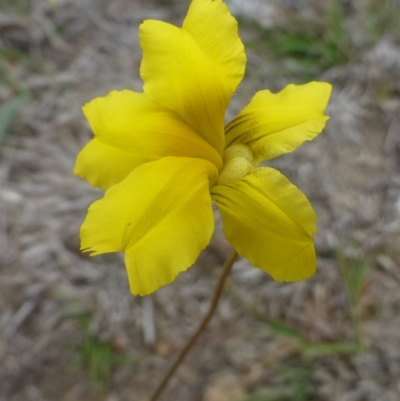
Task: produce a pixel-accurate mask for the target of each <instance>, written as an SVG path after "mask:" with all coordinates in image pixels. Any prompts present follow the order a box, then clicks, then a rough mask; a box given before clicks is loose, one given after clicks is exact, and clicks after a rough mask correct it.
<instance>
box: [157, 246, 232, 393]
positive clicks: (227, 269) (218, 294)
mask: <svg viewBox="0 0 400 401" xmlns="http://www.w3.org/2000/svg"><path fill="white" fill-rule="evenodd" d="M237 257H238V254H237V253H236V251H234V252H233V253H232V255H231V256H230V257H229V258H228V259H227V261H226V262H225V266H224V268H223V270H222V274H221V277H220V278H219V280H218V283H217V287H216V288H215V292H214V295H213V299H212V301H211V305H210V309H209V310H208V312H207V314H206V316H204V318H203V320H202V322H201V323H200V326H199V327H198V329H197V330H196V332H195V333H194V334H193V335H192V337H191V338H190V339H189V341H188V342H187V343H186V345H185V346H184V348H183V349H182V351H181V353H180V354H179V356H178V358H177V359H176V361H175V363H174V364H173V365H172V366H171V367H170V368H169V370H168V372H167V374H166V375H165V377H164V379H163V380H162V381H161V383H160V384H159V386H158V387H157V389H156V391H155V392H154V394H153V396H152V397H151V399H150V401H156V400H157V399H158V397H159V396H160V395H161V393H162V392H163V390H164V388H165V387H166V385H167V384H168V382H169V380H170V379H171V377H172V375H173V374H174V373H175V371H176V369H177V368H178V367H179V365H180V364H181V363H182V362H183V360H184V359H185V357H186V355H187V353H188V352H189V351H190V349H191V348H192V347H193V345H194V343H195V342H196V340H197V339H198V338H199V336H200V334H201V332H202V331H203V330H204V329H205V327H206V326H207V324H208V322H209V321H210V320H211V318H212V316H213V314H214V312H215V309H216V308H217V306H218V302H219V299H220V298H221V294H222V290H223V288H224V284H225V280H226V278H227V277H228V274H229V272H230V270H231V268H232V266H233V264H234V263H235V261H236V259H237Z"/></svg>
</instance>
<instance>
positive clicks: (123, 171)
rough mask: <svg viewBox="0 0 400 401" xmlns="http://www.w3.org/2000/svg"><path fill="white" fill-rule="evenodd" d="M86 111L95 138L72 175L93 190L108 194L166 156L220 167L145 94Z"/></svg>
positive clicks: (115, 96) (114, 97)
mask: <svg viewBox="0 0 400 401" xmlns="http://www.w3.org/2000/svg"><path fill="white" fill-rule="evenodd" d="M83 111H84V113H85V116H86V118H87V119H88V121H89V123H90V126H91V128H92V130H93V132H94V134H95V138H94V139H93V140H91V141H90V142H89V143H88V144H87V145H86V146H85V147H84V148H83V149H82V151H81V152H80V154H79V155H78V158H77V161H76V166H75V170H74V172H75V173H76V174H77V175H79V176H80V177H83V178H85V179H87V180H88V181H89V183H90V184H91V185H93V186H95V187H100V188H103V189H107V188H109V187H110V186H111V185H114V184H116V183H118V182H120V181H121V180H123V179H124V178H125V177H126V176H127V175H128V174H129V173H130V172H131V171H132V170H133V169H134V168H136V167H137V166H139V165H140V164H142V163H146V162H149V161H154V160H157V159H159V158H161V157H166V156H179V157H181V156H183V157H193V158H201V159H205V160H209V161H210V162H211V163H214V164H215V165H216V166H217V168H220V167H221V163H222V161H221V157H220V155H219V154H218V153H217V152H216V151H215V149H214V148H213V147H212V146H210V145H209V144H208V143H207V142H206V141H204V139H202V138H201V137H200V136H199V135H197V134H196V132H195V131H194V130H193V129H192V128H191V127H190V126H188V125H187V124H186V123H185V122H184V121H183V120H182V119H181V118H180V117H179V116H178V115H177V114H174V113H173V112H171V111H168V110H166V109H164V108H162V107H160V106H157V105H156V104H154V103H152V102H151V101H149V100H148V99H147V98H146V96H145V95H144V94H143V93H136V92H133V91H129V90H124V91H121V92H117V91H113V92H111V93H110V94H109V95H108V96H106V97H99V98H96V99H94V100H92V101H91V102H90V103H88V104H86V105H85V106H84V107H83Z"/></svg>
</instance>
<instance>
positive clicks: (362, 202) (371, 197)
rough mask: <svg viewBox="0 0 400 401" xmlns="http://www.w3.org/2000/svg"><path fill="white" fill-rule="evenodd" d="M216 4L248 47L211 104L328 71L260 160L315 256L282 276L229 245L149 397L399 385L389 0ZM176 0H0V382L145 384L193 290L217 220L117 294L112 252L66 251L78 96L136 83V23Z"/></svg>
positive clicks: (84, 136) (82, 193)
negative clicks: (298, 137) (315, 122)
mask: <svg viewBox="0 0 400 401" xmlns="http://www.w3.org/2000/svg"><path fill="white" fill-rule="evenodd" d="M230 4H231V6H232V10H233V11H234V12H235V13H236V15H237V16H238V17H239V18H240V26H241V34H242V37H243V39H244V41H245V44H246V48H247V55H248V59H249V63H248V68H247V74H246V77H245V80H244V82H243V84H242V85H241V87H240V89H239V91H238V93H237V95H236V97H235V99H234V101H233V103H232V108H231V109H230V111H229V113H228V114H229V116H232V115H233V114H234V113H235V112H236V111H238V110H239V109H240V108H241V107H243V106H244V105H245V104H246V102H247V101H248V99H250V97H251V96H252V94H253V93H254V92H255V91H256V90H259V89H263V88H270V89H273V90H279V89H281V88H282V87H283V86H284V85H286V84H287V83H289V82H295V83H302V82H305V81H308V80H312V79H319V80H326V81H329V82H331V83H332V84H333V86H334V92H333V97H332V102H331V104H330V106H329V113H328V114H330V115H331V116H332V118H331V120H330V121H329V123H328V126H327V128H326V130H325V132H324V133H323V134H322V135H321V136H320V137H319V138H317V139H316V140H315V141H313V142H311V143H308V144H305V145H304V146H303V147H301V148H300V149H298V150H297V151H296V152H295V153H293V154H290V155H287V156H285V157H282V158H280V159H279V160H277V161H276V162H275V161H274V162H273V165H274V166H276V167H277V168H279V169H280V170H281V171H282V172H284V173H285V174H286V175H287V176H288V177H289V178H290V179H291V180H292V181H293V182H294V183H296V184H297V185H298V186H299V187H300V188H301V189H302V190H303V191H304V192H305V193H306V194H307V196H308V197H309V199H310V200H311V202H312V204H313V206H314V207H315V209H316V211H317V214H318V216H319V233H318V234H317V237H316V244H317V252H318V255H319V259H318V273H317V274H316V275H315V276H314V277H313V278H312V279H310V280H308V281H306V282H300V283H296V284H290V285H282V284H278V283H275V282H273V281H272V280H271V279H270V278H269V277H268V276H267V275H266V274H264V273H263V272H261V271H260V270H258V269H255V268H253V267H251V266H249V265H248V264H247V263H246V261H244V260H241V261H239V262H238V263H237V264H236V265H235V267H234V270H233V273H232V275H231V277H230V278H229V282H228V284H227V287H226V291H225V293H224V297H223V299H222V302H221V304H220V307H219V309H218V312H217V314H216V316H215V318H214V319H213V321H212V323H211V325H210V327H209V328H208V329H207V331H206V332H205V333H204V334H203V336H202V338H201V340H200V341H199V343H198V345H197V347H196V348H195V349H194V350H193V352H192V353H191V354H190V356H189V358H188V359H187V361H186V363H185V364H184V366H183V367H182V368H181V369H180V370H179V372H178V374H177V375H176V377H175V378H174V380H173V381H172V382H171V385H170V386H169V387H168V390H167V392H166V393H165V396H164V398H163V399H164V400H174V401H175V400H176V401H179V400H182V401H186V400H191V401H239V400H240V401H243V400H247V401H251V400H253V401H255V400H257V401H271V400H275V401H285V400H297V401H398V400H400V291H399V288H400V251H399V249H400V248H399V245H400V37H399V31H398V30H397V29H398V26H397V25H398V24H396V21H398V20H399V19H398V15H399V14H398V13H399V2H398V1H397V2H396V1H387V2H384V3H382V2H380V1H374V0H368V1H367V0H366V1H365V2H360V3H358V2H352V1H347V2H344V1H343V2H338V1H328V0H319V1H317V0H302V1H293V2H291V1H283V2H277V1H270V2H267V1H261V0H252V1H251V0H247V1H246V2H241V1H238V0H236V1H235V0H232V1H231V2H230ZM187 5H188V2H187V1H183V0H181V1H179V2H178V1H176V2H172V1H166V0H164V1H159V2H155V1H150V0H149V1H146V0H142V1H133V0H131V1H129V0H113V1H103V0H79V1H78V0H59V1H56V0H54V1H50V0H49V1H45V0H32V1H31V2H28V1H27V0H15V1H14V0H0V104H1V106H0V140H1V148H0V155H1V161H0V366H1V368H0V400H1V401H36V400H37V401H42V400H46V401H47V400H48V401H58V400H62V401H76V400H85V401H91V400H107V401H117V400H118V401H119V400H121V401H125V400H126V401H128V400H134V401H142V400H143V401H145V400H147V399H148V397H149V396H150V394H151V392H152V389H153V388H154V386H155V385H156V383H157V382H158V381H159V380H160V378H161V377H162V375H163V372H165V370H166V368H167V366H168V364H169V363H170V362H171V361H172V360H173V358H174V355H176V352H177V351H178V350H179V349H180V347H181V345H182V344H183V342H184V340H185V339H186V338H187V337H188V336H189V335H190V333H192V332H193V330H194V329H195V327H196V325H197V323H198V320H199V319H200V317H201V316H202V315H203V314H204V313H205V311H206V309H207V305H208V301H209V299H210V296H211V294H212V291H213V288H214V284H215V282H216V280H217V277H218V274H219V272H220V267H221V265H222V263H223V260H224V259H225V258H226V256H227V255H228V254H229V252H230V249H229V246H228V245H227V244H226V243H225V242H224V239H223V236H222V234H221V229H220V227H217V229H216V234H215V238H214V240H213V243H212V244H211V245H210V247H209V248H208V249H207V250H206V251H205V252H204V253H203V255H202V256H201V257H200V259H199V261H198V263H197V265H196V266H195V267H193V268H192V269H191V270H190V271H189V272H188V273H186V274H182V275H181V276H180V277H179V278H178V280H177V281H176V282H175V283H174V284H172V285H170V286H168V287H166V288H164V289H161V290H160V291H158V292H157V293H156V294H155V295H153V296H152V297H149V298H145V299H141V298H136V297H132V296H131V295H130V294H129V291H128V286H127V280H126V275H125V271H124V267H123V264H122V258H121V256H120V255H108V256H104V257H96V258H93V259H90V258H88V257H86V256H84V255H82V254H81V253H80V251H79V240H78V231H79V226H80V224H81V222H82V220H83V218H84V216H85V213H86V210H87V207H88V205H89V204H90V203H91V202H92V201H93V200H94V199H97V198H99V197H100V196H101V191H98V190H94V189H92V188H90V187H89V185H87V184H86V183H85V182H83V181H82V180H80V179H78V178H77V177H75V176H74V175H73V174H72V168H73V165H74V160H75V157H76V154H77V153H78V151H79V150H80V149H81V147H82V146H83V145H84V144H85V143H86V142H87V141H88V140H89V138H90V136H91V133H90V131H89V128H88V126H87V124H86V122H85V121H84V118H83V116H82V113H81V110H80V107H81V105H82V104H83V103H85V102H86V101H89V100H90V99H92V98H93V97H95V96H98V95H105V94H106V93H107V92H108V91H110V90H111V89H122V88H132V89H136V90H140V89H141V85H142V84H141V81H140V78H139V74H138V71H139V64H140V59H141V52H140V49H139V44H138V38H137V31H138V25H139V23H140V22H141V21H142V20H143V19H146V18H156V19H164V20H168V21H171V22H175V23H180V21H181V20H182V18H183V16H184V14H185V12H186V8H187ZM153 331H154V332H153ZM154 336H155V337H154Z"/></svg>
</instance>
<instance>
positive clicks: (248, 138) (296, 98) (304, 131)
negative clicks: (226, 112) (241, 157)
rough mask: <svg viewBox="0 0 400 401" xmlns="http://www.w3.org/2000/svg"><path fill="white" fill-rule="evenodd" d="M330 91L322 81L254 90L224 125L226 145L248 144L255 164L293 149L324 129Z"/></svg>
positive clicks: (327, 85)
mask: <svg viewBox="0 0 400 401" xmlns="http://www.w3.org/2000/svg"><path fill="white" fill-rule="evenodd" d="M330 93H331V85H329V84H327V83H325V82H310V83H308V84H305V85H298V86H297V85H293V84H291V85H288V86H286V87H285V88H284V89H283V90H282V91H281V92H279V93H277V94H274V93H271V92H270V91H269V90H264V91H260V92H258V93H256V95H255V96H254V97H253V99H252V100H251V102H250V104H249V105H248V106H247V107H245V108H244V109H243V110H242V111H241V112H240V113H239V114H238V115H237V116H236V117H235V118H234V119H233V120H232V122H230V123H229V124H228V126H227V127H226V129H225V132H226V147H228V146H232V145H235V144H245V145H248V146H249V147H250V149H251V150H252V152H253V155H254V157H255V161H256V163H260V162H261V161H263V160H269V159H272V158H274V157H276V156H279V155H281V154H284V153H288V152H292V151H293V150H294V149H296V148H297V147H298V146H300V145H301V144H302V143H303V142H304V141H306V140H311V139H313V138H314V137H315V136H317V135H318V134H319V133H320V132H321V131H322V129H323V128H324V126H325V122H326V121H327V120H328V119H329V117H328V116H325V115H324V110H325V108H326V106H327V104H328V100H329V97H330Z"/></svg>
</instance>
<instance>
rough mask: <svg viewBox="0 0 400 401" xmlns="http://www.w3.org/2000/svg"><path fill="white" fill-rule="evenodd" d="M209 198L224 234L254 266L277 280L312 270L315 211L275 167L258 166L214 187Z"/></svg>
mask: <svg viewBox="0 0 400 401" xmlns="http://www.w3.org/2000/svg"><path fill="white" fill-rule="evenodd" d="M212 196H213V199H214V200H215V201H216V203H217V205H218V207H219V209H220V211H221V215H222V221H223V226H224V232H225V235H226V238H227V239H228V241H229V242H230V243H231V244H232V245H233V246H234V248H235V249H236V251H237V252H238V253H239V254H240V255H241V256H244V257H246V258H247V259H248V260H249V261H250V262H251V263H252V264H253V265H254V266H257V267H260V268H261V269H263V270H265V271H266V272H267V273H269V274H270V275H271V276H272V277H273V278H274V279H275V280H277V281H297V280H303V279H306V278H308V277H310V276H311V275H312V274H313V273H314V272H315V265H316V260H315V250H314V245H313V240H312V234H313V233H314V232H315V222H316V216H315V213H314V211H313V210H312V208H311V206H310V204H309V202H308V201H307V199H306V197H305V196H304V195H303V193H302V192H300V191H299V189H298V188H297V187H295V186H294V185H293V184H291V183H290V182H289V180H288V179H287V178H286V177H284V176H283V175H282V174H280V173H279V172H278V171H276V170H274V169H272V168H266V167H260V168H257V169H255V170H254V171H253V172H252V173H250V174H248V175H247V176H246V177H245V178H243V179H242V180H240V181H238V182H236V183H235V184H231V185H219V186H214V187H213V188H212Z"/></svg>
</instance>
